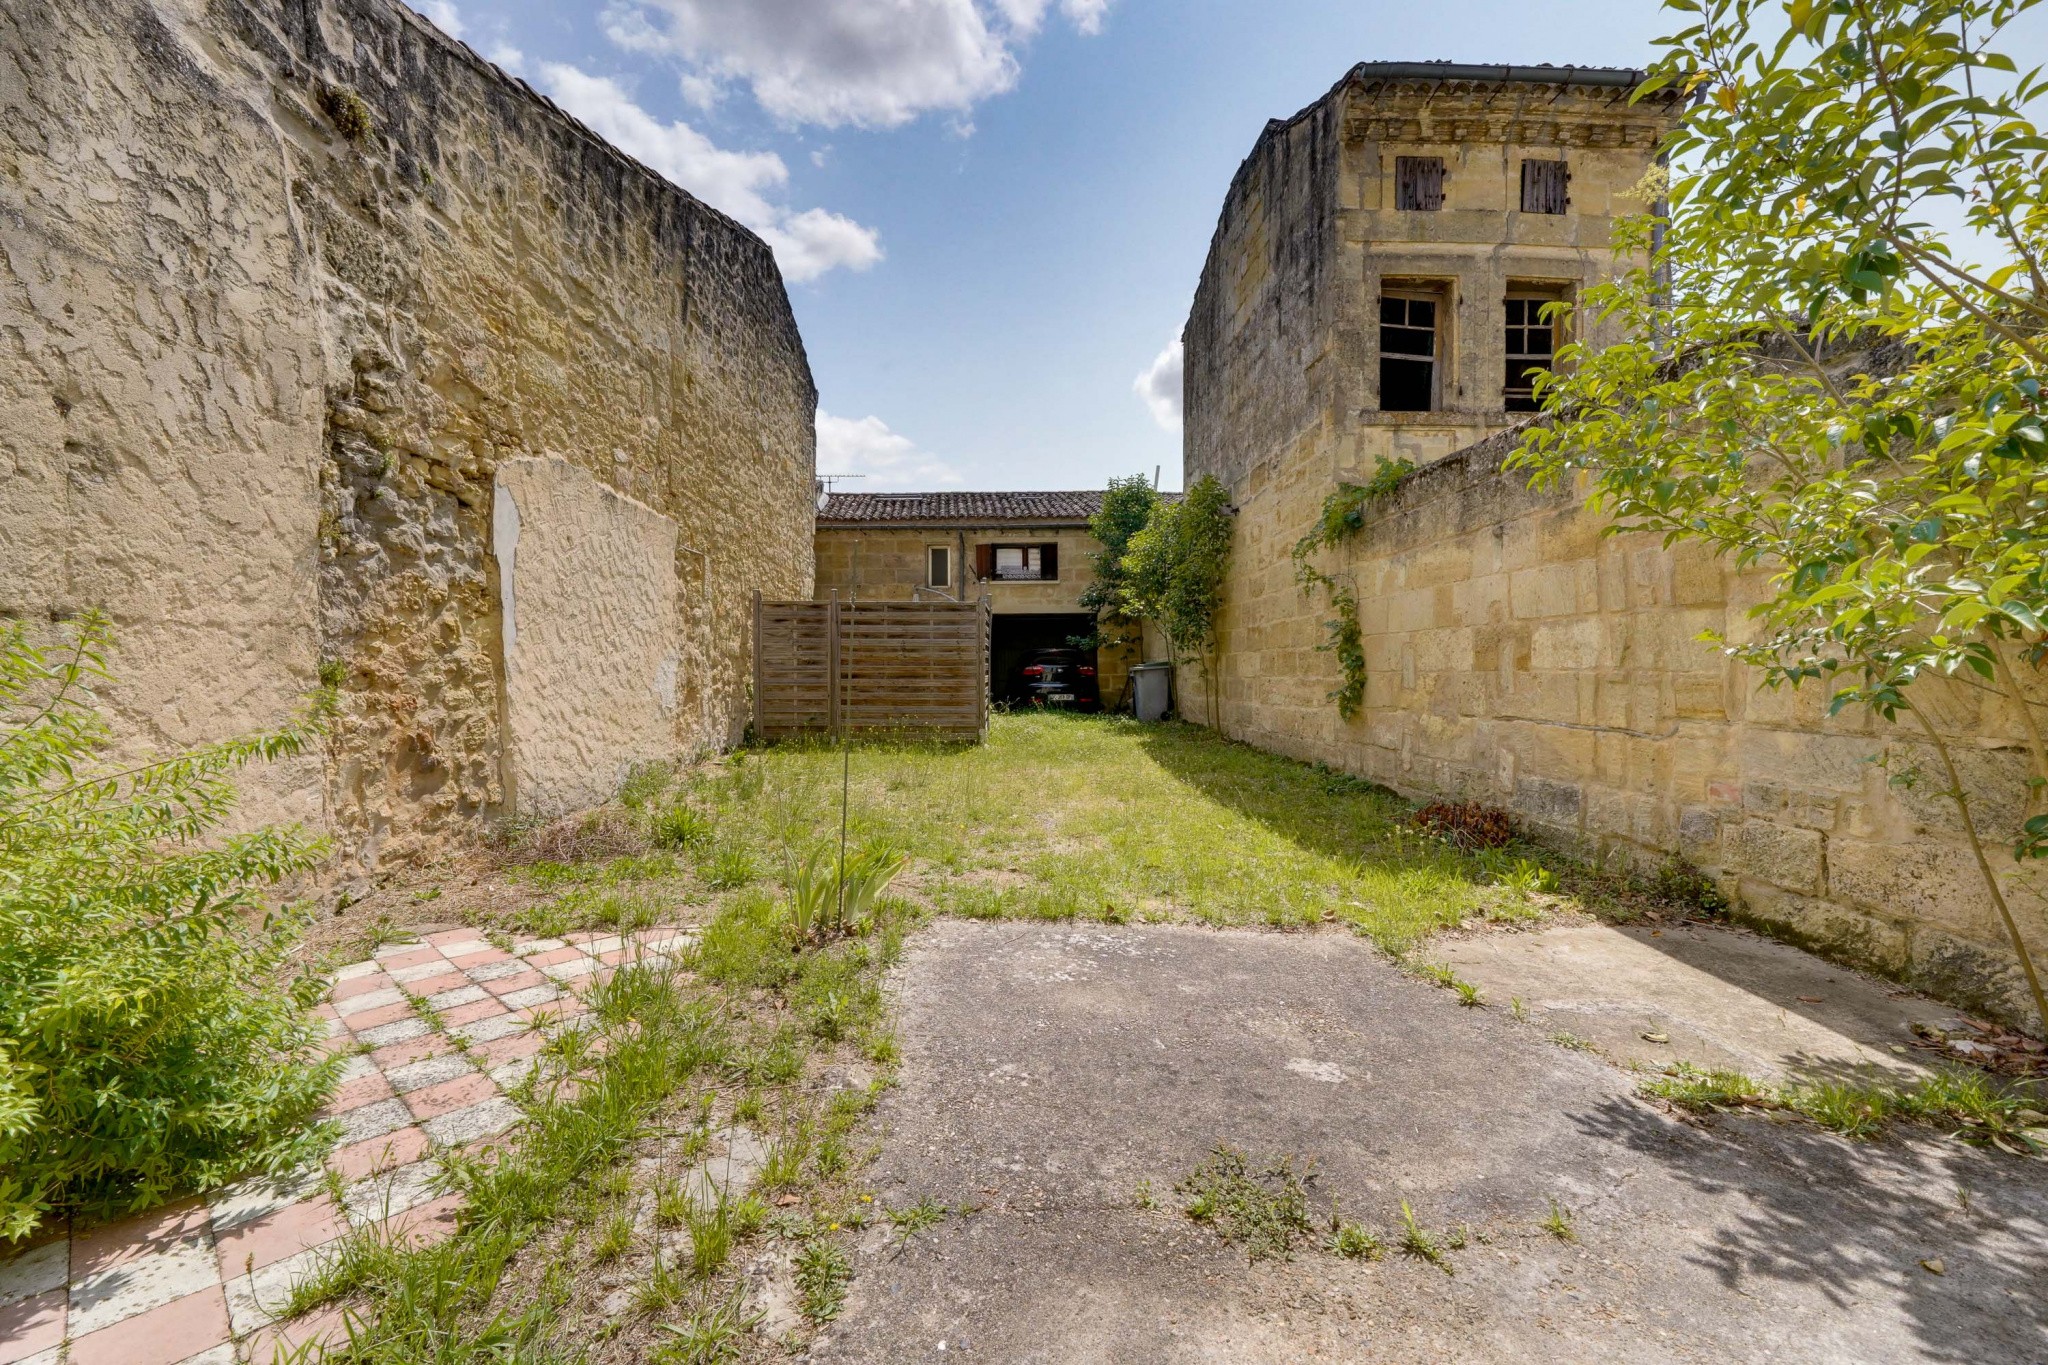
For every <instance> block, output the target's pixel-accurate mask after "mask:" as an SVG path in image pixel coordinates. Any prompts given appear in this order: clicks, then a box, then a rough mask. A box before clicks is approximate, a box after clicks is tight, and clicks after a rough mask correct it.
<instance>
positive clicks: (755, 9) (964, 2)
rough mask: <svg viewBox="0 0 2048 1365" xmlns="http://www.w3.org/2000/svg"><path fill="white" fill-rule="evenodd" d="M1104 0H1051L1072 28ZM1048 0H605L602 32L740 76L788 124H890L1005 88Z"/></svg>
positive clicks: (714, 74) (724, 75)
mask: <svg viewBox="0 0 2048 1365" xmlns="http://www.w3.org/2000/svg"><path fill="white" fill-rule="evenodd" d="M1109 4H1110V0H1060V11H1061V13H1063V14H1064V15H1066V17H1067V19H1068V21H1069V22H1071V23H1072V24H1073V25H1074V27H1075V28H1077V29H1079V30H1080V31H1081V32H1083V33H1096V32H1099V31H1100V30H1101V27H1102V17H1103V14H1104V13H1105V12H1106V11H1107V10H1108V8H1109ZM1050 7H1051V0H612V3H611V5H610V6H609V7H608V8H607V9H606V10H605V13H604V31H605V33H606V35H607V36H609V37H610V38H611V40H612V41H613V42H615V43H618V44H619V45H620V46H622V47H627V48H632V49H634V50H636V51H642V52H657V53H663V54H667V55H669V56H673V57H674V58H676V59H677V60H678V61H679V62H681V63H682V64H683V65H684V67H685V72H686V76H687V77H691V78H695V79H696V80H698V81H711V82H714V83H720V82H725V81H737V82H744V83H745V84H746V85H747V86H748V87H749V88H750V89H752V91H753V92H754V98H755V99H757V100H759V101H760V103H761V107H762V108H764V109H766V110H767V111H768V112H769V113H771V114H773V115H775V116H776V117H777V118H781V119H785V120H787V121H789V122H791V123H818V124H824V125H826V126H828V127H837V126H840V125H844V124H852V125H855V126H857V127H863V128H893V127H896V126H898V125H900V124H904V123H908V122H909V121H910V120H912V119H914V118H916V117H918V116H919V115H921V114H924V113H928V112H931V111H933V110H942V111H947V112H951V113H954V114H965V113H966V112H967V111H969V110H971V109H972V108H973V107H974V106H975V105H976V104H977V103H979V102H980V101H982V100H984V99H987V98H989V97H990V96H992V95H1000V94H1002V93H1003V92H1005V91H1007V90H1009V89H1010V88H1011V87H1013V86H1014V85H1016V83H1017V74H1018V64H1017V49H1018V48H1019V47H1020V46H1021V45H1022V44H1023V43H1024V42H1026V41H1028V40H1029V39H1030V38H1031V37H1032V36H1033V35H1034V34H1036V33H1037V32H1038V31H1039V29H1040V28H1041V26H1042V25H1043V24H1044V21H1045V15H1046V12H1047V10H1048V9H1049V8H1050Z"/></svg>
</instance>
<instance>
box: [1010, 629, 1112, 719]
mask: <svg viewBox="0 0 2048 1365" xmlns="http://www.w3.org/2000/svg"><path fill="white" fill-rule="evenodd" d="M1094 633H1095V617H1094V616H1093V615H1091V614H1090V613H1088V612H1085V611H1079V612H1046V613H1042V614H1030V615H1017V616H997V617H995V618H994V619H993V620H992V621H991V622H990V633H989V669H988V686H989V697H990V700H992V701H994V702H996V703H998V704H1002V703H1009V704H1010V705H1013V706H1021V705H1024V704H1026V703H1027V702H1028V700H1029V696H1028V694H1027V693H1026V691H1025V682H1026V680H1025V677H1024V667H1025V664H1026V663H1027V662H1028V661H1029V656H1030V655H1031V654H1032V652H1033V651H1035V650H1040V649H1071V648H1073V645H1072V643H1071V641H1072V640H1073V639H1074V637H1075V636H1083V635H1093V634H1094ZM1081 653H1082V660H1083V662H1085V663H1086V664H1087V666H1088V667H1089V668H1094V667H1095V651H1094V650H1092V649H1088V650H1083V651H1082V652H1081Z"/></svg>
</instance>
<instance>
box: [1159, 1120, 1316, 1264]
mask: <svg viewBox="0 0 2048 1365" xmlns="http://www.w3.org/2000/svg"><path fill="white" fill-rule="evenodd" d="M1173 1188H1174V1192H1175V1193H1176V1194H1178V1195H1180V1196H1181V1197H1182V1198H1183V1199H1184V1200H1186V1201H1187V1202H1186V1203H1185V1204H1183V1205H1182V1206H1181V1207H1182V1212H1184V1213H1186V1214H1187V1216H1188V1217H1189V1218H1192V1219H1193V1220H1194V1221H1195V1222H1197V1223H1206V1224H1207V1225H1209V1226H1210V1227H1212V1228H1214V1229H1215V1230H1216V1235H1217V1236H1219V1237H1221V1238H1222V1239H1223V1240H1224V1241H1226V1242H1230V1243H1233V1244H1235V1245H1237V1246H1241V1247H1243V1248H1244V1250H1245V1255H1246V1256H1247V1257H1248V1258H1249V1259H1250V1260H1253V1261H1260V1260H1264V1259H1267V1258H1268V1257H1272V1258H1277V1259H1280V1260H1285V1259H1287V1256H1288V1253H1289V1252H1290V1251H1292V1250H1293V1247H1294V1244H1295V1242H1296V1241H1298V1240H1299V1239H1301V1238H1302V1237H1304V1236H1305V1235H1307V1234H1308V1233H1309V1232H1310V1231H1311V1230H1312V1227H1311V1224H1310V1223H1309V1218H1308V1195H1307V1191H1306V1189H1305V1188H1304V1186H1303V1177H1302V1176H1301V1175H1299V1174H1297V1173H1296V1172H1295V1170H1294V1163H1293V1161H1292V1160H1291V1159H1290V1158H1287V1157H1282V1158H1280V1159H1278V1160H1276V1161H1270V1162H1267V1163H1266V1164H1265V1165H1264V1166H1261V1167H1257V1168H1254V1167H1253V1166H1252V1164H1251V1162H1250V1161H1249V1160H1248V1159H1247V1158H1246V1157H1245V1154H1244V1153H1243V1152H1241V1151H1238V1150H1237V1149H1236V1148H1234V1147H1231V1146H1229V1145H1228V1144H1227V1143H1221V1142H1219V1143H1217V1144H1216V1147H1215V1149H1214V1150H1213V1151H1211V1152H1210V1153H1209V1156H1208V1158H1207V1159H1206V1160H1204V1161H1203V1162H1202V1164H1201V1165H1199V1166H1197V1167H1195V1169H1194V1170H1193V1171H1190V1172H1189V1173H1188V1176H1187V1178H1186V1179H1184V1180H1182V1181H1181V1182H1180V1183H1179V1184H1177V1185H1175V1186H1174V1187H1173Z"/></svg>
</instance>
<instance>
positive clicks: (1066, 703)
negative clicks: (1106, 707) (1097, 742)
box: [1019, 649, 1102, 711]
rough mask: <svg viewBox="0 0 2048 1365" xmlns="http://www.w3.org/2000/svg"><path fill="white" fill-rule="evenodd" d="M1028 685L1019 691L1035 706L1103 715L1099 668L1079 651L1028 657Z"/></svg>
mask: <svg viewBox="0 0 2048 1365" xmlns="http://www.w3.org/2000/svg"><path fill="white" fill-rule="evenodd" d="M1023 675H1024V681H1023V685H1022V687H1021V688H1020V689H1019V690H1020V691H1022V692H1023V694H1024V697H1025V700H1027V701H1029V702H1030V703H1031V704H1032V705H1033V706H1063V707H1069V708H1071V709H1073V710H1076V711H1100V710H1101V709H1102V694H1101V692H1099V691H1098V690H1097V689H1096V686H1095V665H1094V664H1093V663H1092V662H1090V660H1089V656H1088V655H1086V654H1084V653H1082V652H1081V651H1080V650H1078V649H1035V650H1033V651H1031V653H1029V654H1027V655H1025V656H1024V668H1023Z"/></svg>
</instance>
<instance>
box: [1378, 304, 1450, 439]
mask: <svg viewBox="0 0 2048 1365" xmlns="http://www.w3.org/2000/svg"><path fill="white" fill-rule="evenodd" d="M1436 357H1437V300H1436V299H1434V298H1430V297H1427V296H1422V295H1414V294H1384V295H1382V296H1381V297H1380V411H1381V412H1429V411H1431V410H1433V409H1434V408H1435V407H1436Z"/></svg>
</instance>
